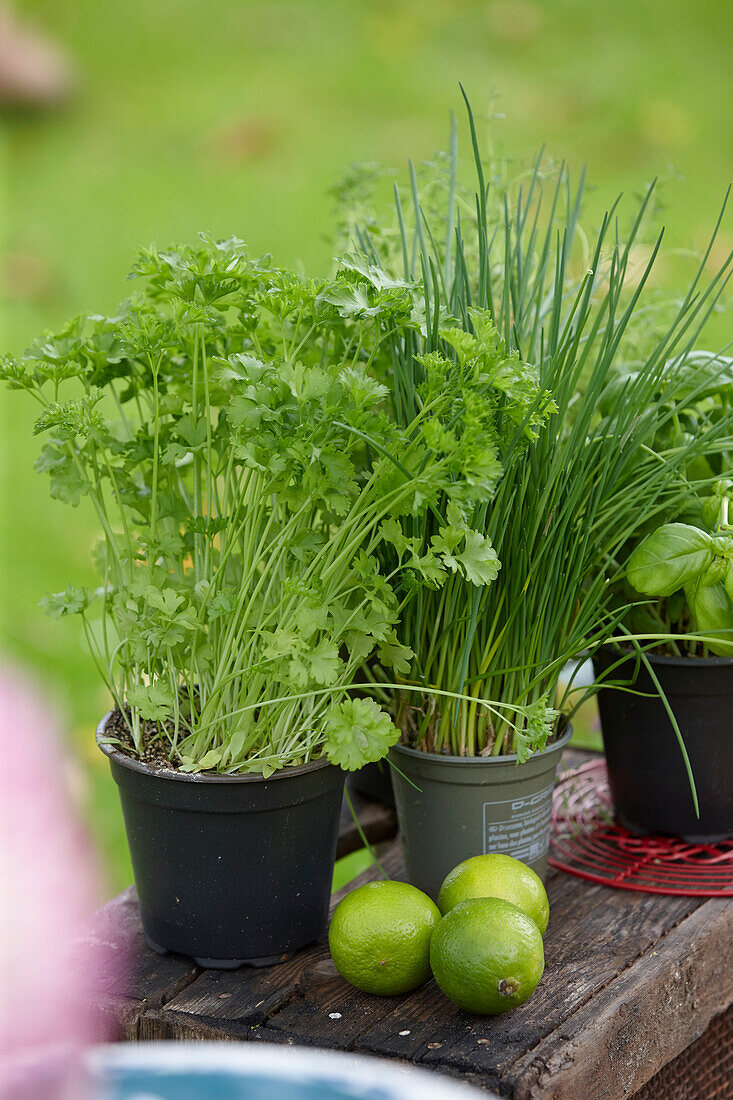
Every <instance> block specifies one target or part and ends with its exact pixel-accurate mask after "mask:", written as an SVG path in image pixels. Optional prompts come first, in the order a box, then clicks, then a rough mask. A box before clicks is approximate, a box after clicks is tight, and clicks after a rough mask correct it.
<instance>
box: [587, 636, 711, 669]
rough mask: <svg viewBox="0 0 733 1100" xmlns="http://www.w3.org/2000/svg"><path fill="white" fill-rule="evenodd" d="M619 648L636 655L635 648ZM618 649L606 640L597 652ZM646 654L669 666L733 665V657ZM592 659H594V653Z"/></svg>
mask: <svg viewBox="0 0 733 1100" xmlns="http://www.w3.org/2000/svg"><path fill="white" fill-rule="evenodd" d="M618 650H620V651H621V653H622V654H623V656H624V657H627V658H632V659H633V658H634V657H635V656H636V653H635V651H634V650H633V649H624V648H623V646H620V645H619V646H618ZM618 650H617V648H616V645H615V644H611V643H610V642H605V643H604V644H603V645H601V646H599V647H598V649H597V650H596V651H595V652H596V653H609V654H614V655H618ZM646 656H647V658H648V660H649V662H650V664H653V665H667V666H668V667H669V668H725V667H726V666H727V665H730V666H733V657H674V656H672V655H671V654H670V655H669V656H667V654H663V653H647V654H646ZM590 659H591V660H592V659H593V657H592V655H591V658H590Z"/></svg>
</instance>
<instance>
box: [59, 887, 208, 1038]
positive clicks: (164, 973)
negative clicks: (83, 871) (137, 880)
mask: <svg viewBox="0 0 733 1100" xmlns="http://www.w3.org/2000/svg"><path fill="white" fill-rule="evenodd" d="M76 949H77V950H78V952H79V954H80V955H82V954H83V955H84V958H85V961H84V965H83V973H84V975H85V978H84V980H85V985H86V991H85V1000H86V1003H87V1004H88V1006H89V1007H90V1008H91V1009H92V1010H93V1011H94V1012H95V1013H96V1014H97V1015H98V1016H99V1018H100V1022H101V1024H102V1027H103V1029H104V1030H110V1029H111V1031H112V1034H113V1036H114V1037H118V1038H121V1039H135V1038H137V1028H138V1021H139V1018H140V1015H141V1014H142V1013H143V1012H144V1011H145V1010H146V1009H147V1008H151V1007H159V1006H161V1005H163V1004H165V1003H166V1001H168V1000H169V999H170V998H171V997H174V996H175V995H176V994H177V993H179V992H180V991H181V990H182V989H184V988H185V987H186V986H187V985H188V984H189V983H191V982H192V981H194V980H195V978H196V977H197V976H198V975H199V974H200V970H199V969H198V967H197V966H196V965H195V964H194V963H193V962H192V961H191V960H190V959H184V958H182V957H181V956H179V955H156V954H155V952H154V951H151V950H150V948H149V947H148V945H147V944H146V943H145V937H144V936H143V930H142V925H141V923H140V911H139V909H138V904H137V894H136V893H135V889H134V887H132V886H131V887H129V888H128V889H127V890H125V891H124V892H123V893H122V894H120V895H119V896H118V897H116V898H114V899H113V900H112V901H110V902H108V903H107V904H106V905H104V906H103V907H102V908H101V909H100V910H99V911H98V912H97V913H95V914H94V916H93V917H92V918H91V920H90V921H89V923H88V924H87V926H86V927H85V928H84V929H83V930H82V932H81V934H80V936H79V939H78V941H77V945H76ZM88 975H91V979H90V978H89V977H88Z"/></svg>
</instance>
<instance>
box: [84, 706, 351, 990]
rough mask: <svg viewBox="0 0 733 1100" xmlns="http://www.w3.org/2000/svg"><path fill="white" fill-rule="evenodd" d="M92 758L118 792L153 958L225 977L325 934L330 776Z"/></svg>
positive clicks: (111, 753) (332, 772) (332, 770)
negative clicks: (185, 959)
mask: <svg viewBox="0 0 733 1100" xmlns="http://www.w3.org/2000/svg"><path fill="white" fill-rule="evenodd" d="M107 717H109V716H107ZM106 722H107V718H104V719H103V720H102V722H101V723H100V725H99V728H98V730H97V740H98V741H99V739H100V737H102V736H103V735H104V728H105V725H106ZM99 747H100V748H101V750H102V752H103V753H104V754H105V756H107V757H108V758H109V762H110V766H111V768H112V776H113V778H114V780H115V782H116V783H117V785H118V787H119V791H120V799H121V801H122V812H123V815H124V818H125V828H126V830H127V840H128V844H129V846H130V855H131V857H132V866H133V870H134V873H135V884H136V886H137V892H138V898H139V901H140V915H141V918H142V924H143V929H144V931H145V936H146V939H147V940H148V943H149V944H150V946H151V947H153V948H154V949H155V950H158V951H175V952H179V953H180V954H183V955H190V956H192V957H193V958H194V959H195V961H196V962H197V963H198V964H199V965H200V966H204V967H216V968H221V969H231V968H233V967H236V966H241V965H242V964H243V963H249V964H250V965H252V966H266V965H269V964H271V963H274V962H278V961H280V960H281V959H283V958H287V957H288V955H289V954H291V953H292V952H293V951H295V950H297V949H298V948H299V947H304V946H305V945H306V944H308V943H312V942H313V941H314V940H316V939H318V938H319V937H320V936H321V935H322V934H323V932H324V931H325V929H326V923H327V920H328V906H329V900H330V896H331V882H332V877H333V865H334V861H335V858H336V841H337V838H338V825H339V812H340V806H341V797H342V794H343V784H344V773H343V772H342V771H341V770H340V769H339V768H336V767H334V766H333V764H329V763H328V761H325V760H318V761H316V762H314V763H312V764H306V765H304V766H303V767H299V768H284V769H283V770H282V771H279V772H275V774H274V775H272V776H270V778H269V779H263V778H262V777H261V776H257V775H231V776H220V775H203V774H200V775H184V774H183V773H181V772H174V771H164V770H159V769H155V768H151V767H149V766H148V765H146V764H143V763H141V762H139V761H137V760H134V759H132V758H131V757H129V756H126V755H124V754H123V753H120V752H117V751H116V750H115V749H114V748H113V747H112V746H109V745H102V744H100V746H99Z"/></svg>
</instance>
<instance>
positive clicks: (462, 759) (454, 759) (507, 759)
mask: <svg viewBox="0 0 733 1100" xmlns="http://www.w3.org/2000/svg"><path fill="white" fill-rule="evenodd" d="M572 735H573V724H572V722H568V724H567V726H566V727H565V730H564V732H563V733H562V734H561V735H560V737H558V738H557V739H556V740H555V741H553V742H552V744H551V745H548V746H547V747H546V748H544V749H542V751H541V752H533V753H532V755H531V756H530V758H529V760H526V761H525V764H531V763H532V761H533V760H541V759H542V757H543V756H549V754H550V753H551V752H556V751H557V749H563V748H565V746H566V745H567V743H568V741H569V740H570V738H571V737H572ZM395 750H399V752H404V753H407V755H408V756H414V757H417V758H418V759H419V760H432V761H438V760H439V761H440V762H441V764H516V765H517V766H518V767H520V768H521V767H523V766H524V765H522V764H518V762H517V754H516V753H515V752H512V753H507V754H506V755H504V756H452V755H450V754H448V753H441V752H424V751H423V750H422V749H412V748H410V747H409V745H400V744H399V742H398V743H397V744H396V745H392V748H391V749H390V750H389V751H390V752H393V751H395Z"/></svg>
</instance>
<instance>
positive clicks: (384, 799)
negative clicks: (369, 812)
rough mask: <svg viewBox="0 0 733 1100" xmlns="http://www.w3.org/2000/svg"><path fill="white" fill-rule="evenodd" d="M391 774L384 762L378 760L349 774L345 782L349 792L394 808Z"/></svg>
mask: <svg viewBox="0 0 733 1100" xmlns="http://www.w3.org/2000/svg"><path fill="white" fill-rule="evenodd" d="M391 772H392V769H391V768H390V766H389V764H388V763H387V761H386V760H378V761H377V763H376V764H365V765H364V767H363V768H359V769H358V771H355V772H350V774H349V777H348V779H347V781H346V782H347V785H348V787H349V790H352V791H356V793H357V794H360V795H363V796H364V798H371V799H373V800H374V801H375V802H381V803H382V804H383V805H384V806H392V807H393V808H394V804H395V802H394V788H393V786H392V775H391Z"/></svg>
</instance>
